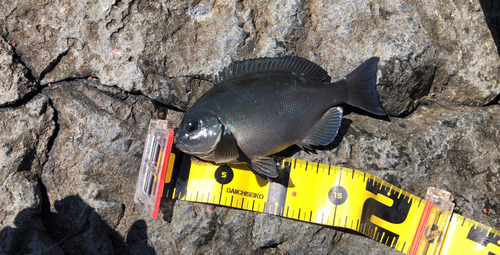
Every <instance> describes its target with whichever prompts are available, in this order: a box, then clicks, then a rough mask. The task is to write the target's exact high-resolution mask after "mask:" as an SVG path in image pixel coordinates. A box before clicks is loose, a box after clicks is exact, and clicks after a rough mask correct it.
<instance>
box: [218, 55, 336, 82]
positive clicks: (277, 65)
mask: <svg viewBox="0 0 500 255" xmlns="http://www.w3.org/2000/svg"><path fill="white" fill-rule="evenodd" d="M258 72H261V73H262V72H288V73H293V74H296V75H300V76H303V77H306V78H308V79H310V80H313V81H319V82H329V81H330V80H331V78H330V76H328V72H326V71H325V69H323V68H321V67H320V66H318V65H316V64H315V63H313V62H311V61H309V60H307V59H304V58H301V57H295V56H288V57H282V58H256V59H249V60H243V61H237V62H234V63H232V64H231V65H229V66H228V67H226V68H224V69H223V70H222V71H221V72H219V74H218V75H217V77H216V78H215V82H214V83H215V84H219V83H221V82H223V81H226V80H230V79H232V78H238V77H242V76H245V75H248V74H253V73H258Z"/></svg>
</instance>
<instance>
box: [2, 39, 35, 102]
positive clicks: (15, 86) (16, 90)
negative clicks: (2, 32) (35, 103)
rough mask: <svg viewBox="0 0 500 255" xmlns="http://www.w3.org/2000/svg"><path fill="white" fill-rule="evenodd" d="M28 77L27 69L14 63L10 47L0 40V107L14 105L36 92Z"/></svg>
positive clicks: (16, 62)
mask: <svg viewBox="0 0 500 255" xmlns="http://www.w3.org/2000/svg"><path fill="white" fill-rule="evenodd" d="M28 76H29V73H28V69H27V68H26V67H24V66H23V65H22V64H21V63H19V62H18V61H16V59H15V56H14V51H13V50H12V47H11V46H10V45H9V44H7V42H6V41H5V40H4V39H3V38H0V106H5V105H8V104H13V103H16V102H18V101H19V100H21V99H22V98H24V97H25V96H26V94H28V93H30V92H34V91H35V90H36V85H35V84H34V83H33V82H32V81H30V79H29V78H28Z"/></svg>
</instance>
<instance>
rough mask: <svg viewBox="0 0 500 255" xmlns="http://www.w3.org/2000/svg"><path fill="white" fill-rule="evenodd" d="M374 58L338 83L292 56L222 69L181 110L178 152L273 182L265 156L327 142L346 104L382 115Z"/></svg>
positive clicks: (271, 166)
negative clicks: (246, 170)
mask: <svg viewBox="0 0 500 255" xmlns="http://www.w3.org/2000/svg"><path fill="white" fill-rule="evenodd" d="M378 61H379V58H378V57H373V58H370V59H368V60H366V61H365V62H364V63H363V64H361V65H360V66H359V67H358V68H356V70H354V71H353V72H352V73H350V74H349V75H347V76H346V77H344V78H343V79H342V80H340V81H337V82H334V83H331V82H330V80H331V78H330V77H329V76H328V73H327V72H326V71H325V70H324V69H323V68H321V67H319V66H318V65H316V64H314V63H312V62H310V61H308V60H306V59H303V58H299V57H283V58H261V59H251V60H246V61H241V62H236V63H233V64H232V65H230V66H229V67H226V68H225V69H224V70H223V71H222V72H220V73H219V76H218V77H217V78H216V81H215V85H214V87H213V88H212V89H210V90H208V91H207V92H206V93H205V94H204V95H203V96H202V97H201V98H200V99H198V101H196V102H195V104H194V105H193V106H192V107H191V109H190V110H189V111H188V112H187V113H186V115H185V116H184V119H183V120H182V123H181V125H180V127H179V131H178V132H177V134H176V136H175V142H176V146H177V148H179V149H180V150H181V151H183V152H185V153H187V154H191V155H194V156H197V157H199V158H201V159H205V160H213V161H215V162H216V163H237V162H244V163H246V164H247V166H248V167H249V168H250V169H251V170H253V171H254V172H255V173H257V174H258V175H260V176H261V177H264V178H266V179H269V178H276V177H278V172H277V169H276V163H275V162H274V161H273V160H272V159H271V158H270V157H268V156H269V155H272V154H275V153H277V152H280V151H282V150H284V149H286V148H287V147H289V146H291V145H293V144H296V145H298V146H300V147H302V148H308V149H311V147H310V146H311V145H315V146H317V145H327V144H329V143H331V142H332V141H333V139H334V138H335V136H336V135H337V132H338V130H339V127H340V121H341V119H342V108H341V107H339V106H338V105H339V104H349V105H353V106H356V107H358V108H361V109H363V110H365V111H367V112H370V113H373V114H376V115H381V116H383V115H386V113H385V111H384V109H382V105H381V104H380V100H379V97H378V94H377V90H376V89H375V87H376V81H377V65H378Z"/></svg>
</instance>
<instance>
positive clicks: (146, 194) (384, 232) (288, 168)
mask: <svg viewBox="0 0 500 255" xmlns="http://www.w3.org/2000/svg"><path fill="white" fill-rule="evenodd" d="M172 137H173V130H172V127H171V125H169V124H168V123H167V122H166V121H159V120H156V121H152V122H151V124H150V129H149V131H148V136H147V140H146V146H145V153H144V155H143V163H142V165H141V171H140V173H139V179H138V185H137V190H136V197H135V198H136V201H137V202H139V201H140V202H142V203H144V204H145V205H146V207H147V208H148V210H149V211H150V212H151V213H152V215H153V217H154V218H156V217H157V215H158V207H159V201H160V199H161V197H165V198H171V199H178V200H184V201H192V202H199V203H208V204H215V205H222V206H227V207H232V208H238V209H243V210H249V211H255V212H262V213H269V214H274V215H278V216H281V217H285V218H290V219H295V220H300V221H305V222H311V223H316V224H322V225H327V226H334V227H340V228H346V229H350V230H353V231H357V232H359V233H361V234H364V235H366V236H367V237H369V238H372V239H374V240H376V241H378V242H380V243H383V244H385V245H387V246H390V247H392V248H394V249H396V250H398V251H400V252H402V253H405V254H412V255H413V254H485V255H493V254H497V255H500V232H499V231H498V230H495V229H492V228H490V227H487V226H485V225H482V224H480V223H478V222H476V221H473V220H471V219H467V218H465V217H463V216H461V215H458V214H453V212H452V211H453V207H454V204H453V203H452V202H451V200H452V196H451V194H450V193H448V192H446V191H442V190H436V189H434V188H429V190H428V193H427V196H426V199H422V198H419V197H417V196H415V195H412V194H410V193H408V192H405V191H403V190H401V189H399V188H397V187H394V186H393V185H391V184H389V183H387V182H384V181H383V180H381V179H379V178H377V177H374V176H372V175H370V174H367V173H364V172H361V171H358V170H354V169H349V168H343V167H335V166H329V165H324V164H318V163H314V162H308V161H304V160H300V159H291V158H275V160H276V161H277V165H278V167H281V168H282V172H283V173H284V175H285V176H284V177H285V178H284V179H285V183H281V184H280V183H275V182H268V181H266V180H264V179H261V178H260V177H258V176H256V175H255V174H254V173H252V172H251V171H250V170H249V169H248V168H247V167H246V165H244V164H235V165H215V164H212V163H209V162H205V161H200V160H197V159H196V158H194V157H193V158H192V157H191V156H189V155H184V154H182V153H180V152H179V151H175V149H174V150H172ZM172 151H173V152H172Z"/></svg>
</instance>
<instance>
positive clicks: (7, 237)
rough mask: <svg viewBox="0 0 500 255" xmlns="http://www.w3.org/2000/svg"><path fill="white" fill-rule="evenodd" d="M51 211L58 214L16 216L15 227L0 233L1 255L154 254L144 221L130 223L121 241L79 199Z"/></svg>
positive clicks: (26, 212) (35, 211)
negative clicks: (149, 243)
mask: <svg viewBox="0 0 500 255" xmlns="http://www.w3.org/2000/svg"><path fill="white" fill-rule="evenodd" d="M54 207H55V209H56V211H57V213H56V212H49V213H41V212H40V211H41V210H39V209H36V208H27V209H24V210H22V211H21V212H19V213H18V214H17V216H16V218H15V221H14V224H15V227H9V226H8V227H5V228H4V229H2V230H1V231H0V240H2V242H1V244H0V254H156V253H155V250H154V248H153V247H151V246H149V245H148V237H147V225H146V223H145V222H144V221H143V220H138V221H136V222H134V223H133V225H132V226H131V228H130V229H129V232H128V233H127V236H126V239H125V240H124V238H123V237H122V236H121V235H120V234H119V233H118V232H116V231H115V230H114V229H113V228H112V227H111V226H109V225H108V224H107V223H106V222H105V221H104V220H103V219H102V217H101V216H100V215H99V214H98V213H97V212H96V211H95V210H94V208H92V207H91V206H89V205H88V204H87V203H85V202H84V201H83V199H81V197H80V196H78V195H75V196H69V197H66V198H64V199H62V200H60V201H57V202H55V204H54Z"/></svg>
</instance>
